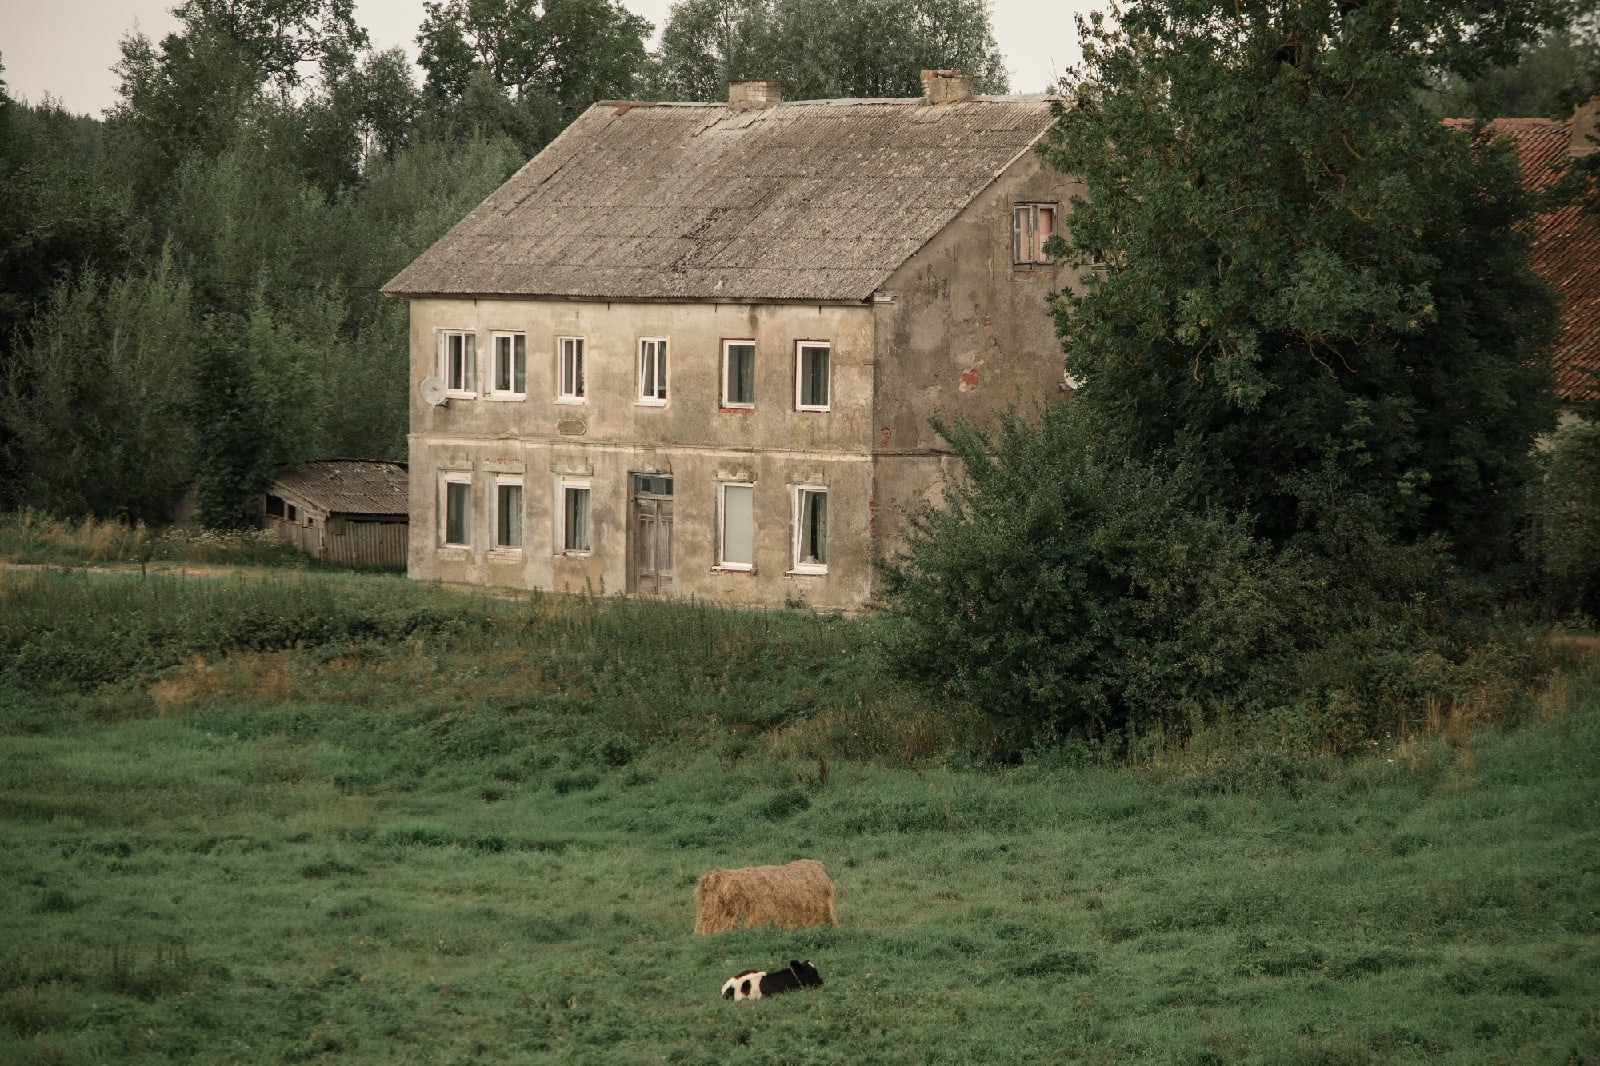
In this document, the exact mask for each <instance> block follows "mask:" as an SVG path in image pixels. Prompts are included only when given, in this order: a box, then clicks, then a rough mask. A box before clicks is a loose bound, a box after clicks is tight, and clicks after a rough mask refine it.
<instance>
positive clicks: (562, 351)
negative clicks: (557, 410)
mask: <svg viewBox="0 0 1600 1066" xmlns="http://www.w3.org/2000/svg"><path fill="white" fill-rule="evenodd" d="M583 395H584V393H583V338H582V337H557V338H556V399H558V400H564V401H566V402H567V403H581V402H582V401H583Z"/></svg>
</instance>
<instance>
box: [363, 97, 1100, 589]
mask: <svg viewBox="0 0 1600 1066" xmlns="http://www.w3.org/2000/svg"><path fill="white" fill-rule="evenodd" d="M923 82H924V94H923V96H922V97H920V98H915V99H895V100H831V101H805V102H788V103H786V102H783V101H782V100H781V99H780V98H779V94H778V92H777V90H776V86H775V85H774V84H772V83H768V82H743V83H735V84H734V85H732V86H730V93H729V100H728V102H727V103H726V104H720V103H719V104H683V103H663V104H641V103H616V102H602V103H599V104H596V105H594V106H593V107H591V108H590V109H589V110H588V111H586V112H584V114H583V115H582V116H580V117H579V118H578V119H577V121H576V122H574V123H573V124H572V126H571V127H569V128H568V129H567V130H566V131H565V132H564V133H562V134H561V136H560V137H558V138H557V139H556V140H555V141H554V142H553V143H552V144H551V145H550V146H549V147H547V148H546V149H545V150H544V151H542V152H541V153H539V155H538V156H536V157H535V158H534V159H533V160H531V161H530V162H529V163H528V164H527V165H526V166H524V167H523V168H522V169H521V170H520V171H519V172H518V173H517V174H516V175H515V176H514V177H513V178H512V179H511V180H510V181H508V182H507V183H506V184H505V185H504V186H503V187H502V188H501V189H499V190H498V191H497V192H495V193H494V194H493V195H491V196H490V197H489V198H488V199H487V200H485V201H484V202H483V203H482V204H481V205H480V206H479V207H478V208H477V209H475V210H474V211H473V212H472V213H471V214H470V215H468V216H467V217H466V218H465V219H464V220H462V221H461V222H460V223H459V224H458V225H456V226H455V228H453V229H452V230H450V232H449V233H447V234H446V235H445V236H444V237H443V238H441V239H440V240H439V241H438V242H437V243H436V244H434V245H433V246H432V247H431V248H430V249H428V250H427V251H426V252H424V253H423V254H422V255H421V256H420V257H419V258H418V259H417V260H416V261H415V262H414V263H412V264H411V265H410V266H409V267H407V268H406V269H405V270H404V271H402V272H401V273H400V274H399V275H398V276H397V277H396V278H394V280H392V281H391V282H389V284H388V285H387V286H385V288H384V291H385V292H386V293H387V294H389V295H392V296H403V297H407V298H409V300H410V310H411V341H410V344H411V364H410V365H411V384H412V401H411V431H412V432H411V437H410V472H411V473H410V511H411V517H412V522H411V528H410V546H409V565H408V569H409V572H410V574H411V576H412V577H415V578H426V579H441V580H448V581H461V582H470V583H476V584H484V585H497V586H512V587H525V588H542V589H556V590H561V589H571V590H582V589H586V588H587V589H593V590H595V591H602V590H603V591H605V592H614V591H619V590H626V591H628V592H631V593H644V594H672V595H680V596H688V595H692V596H698V597H702V598H708V599H713V600H717V601H720V602H725V603H733V604H751V605H756V604H782V603H784V602H794V601H802V602H805V603H807V604H810V605H813V606H817V607H829V608H832V607H840V608H848V607H853V606H857V605H859V604H861V603H863V602H864V601H866V600H867V599H868V598H869V597H870V596H871V595H872V592H873V587H874V573H873V567H872V560H873V558H874V556H875V555H878V554H880V553H888V552H892V551H893V550H894V549H895V547H896V546H897V544H899V543H900V542H901V541H900V538H901V536H902V533H903V530H904V528H905V526H904V523H905V516H906V514H907V512H908V509H909V508H913V507H916V506H918V505H919V504H920V503H921V502H922V501H924V500H929V499H937V498H938V495H939V492H940V486H941V484H942V483H943V481H944V478H945V476H946V474H947V473H948V472H949V469H950V464H951V463H952V462H953V460H952V458H951V457H950V455H949V451H948V447H947V446H946V445H945V444H944V442H943V441H942V440H941V439H940V438H939V437H938V436H937V435H936V434H935V433H934V432H933V430H932V429H931V428H930V427H929V424H928V420H929V416H930V415H932V414H934V412H936V411H939V412H943V413H945V414H948V415H954V416H961V417H967V418H979V419H981V418H984V417H986V416H989V415H991V414H993V413H995V412H997V411H999V410H1001V409H1002V408H1005V407H1007V406H1010V405H1014V404H1020V405H1023V406H1029V405H1036V404H1039V403H1042V402H1047V401H1048V400H1049V399H1051V398H1054V397H1058V396H1060V395H1061V394H1062V393H1063V392H1064V391H1066V385H1065V383H1064V382H1063V380H1062V369H1061V357H1060V354H1059V348H1058V344H1057V341H1056V338H1055V335H1054V327H1053V322H1052V320H1051V318H1050V316H1049V314H1048V312H1047V307H1046V295H1047V294H1048V293H1049V292H1051V291H1053V290H1057V289H1060V288H1062V287H1063V286H1065V285H1071V284H1075V283H1076V277H1075V275H1074V274H1073V272H1072V271H1071V270H1069V268H1067V267H1066V266H1064V265H1062V264H1059V263H1057V262H1056V261H1054V260H1053V258H1052V257H1051V255H1050V254H1049V252H1048V250H1047V249H1046V241H1047V239H1048V238H1049V236H1050V235H1051V234H1053V233H1056V232H1059V231H1060V227H1061V223H1062V212H1063V210H1064V209H1065V208H1066V207H1067V205H1068V202H1069V200H1070V198H1071V196H1072V195H1073V193H1074V192H1079V191H1081V186H1078V185H1077V183H1076V182H1074V181H1073V180H1071V179H1069V178H1067V177H1065V176H1063V175H1060V174H1056V173H1053V172H1050V171H1048V170H1046V169H1044V168H1043V167H1042V165H1041V163H1040V161H1039V159H1038V157H1037V155H1036V154H1035V153H1034V151H1033V147H1034V145H1035V144H1036V142H1037V141H1038V140H1039V138H1040V137H1041V135H1043V134H1044V133H1045V131H1046V130H1047V129H1048V128H1049V127H1050V125H1051V121H1052V119H1051V101H1050V100H1049V98H1047V97H1043V96H1037V97H981V96H974V95H973V93H972V82H971V79H970V78H965V77H962V76H960V75H958V74H955V73H953V72H949V71H926V72H924V74H923Z"/></svg>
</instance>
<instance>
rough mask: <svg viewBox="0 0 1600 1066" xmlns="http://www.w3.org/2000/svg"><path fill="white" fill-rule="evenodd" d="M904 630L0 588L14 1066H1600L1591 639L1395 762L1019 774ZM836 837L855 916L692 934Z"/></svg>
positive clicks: (434, 597)
mask: <svg viewBox="0 0 1600 1066" xmlns="http://www.w3.org/2000/svg"><path fill="white" fill-rule="evenodd" d="M884 624H885V620H883V619H880V618H873V617H863V618H854V619H844V618H834V617H819V616H814V615H810V614H806V613H802V612H795V611H770V612H736V611H731V610H724V609H720V608H717V607H713V606H708V605H704V604H694V603H658V602H640V601H630V600H624V599H619V598H602V597H592V596H582V595H572V596H531V597H528V596H524V597H500V598H497V597H488V596H482V595H474V594H469V593H463V592H460V591H455V590H449V589H441V588H435V587H429V586H422V585H419V584H415V583H408V582H406V581H404V580H403V579H399V578H393V577H379V576H370V575H368V576H362V575H350V574H341V573H332V572H304V573H293V572H287V571H281V570H278V571H272V570H266V571H250V572H247V573H241V574H239V575H236V576H228V577H220V578H210V577H194V576H187V577H186V576H183V575H182V574H175V573H160V572H150V573H148V574H146V575H144V576H141V574H140V572H139V571H138V570H133V571H131V572H116V573H86V572H83V571H82V570H76V569H71V570H69V569H59V570H46V571H26V572H24V571H11V572H5V573H0V849H3V860H0V1061H3V1062H8V1063H9V1062H17V1063H153V1062H165V1061H173V1060H178V1061H193V1062H217V1063H232V1062H238V1063H283V1062H328V1063H401V1062H407V1063H409V1062H416V1063H514V1062H561V1063H597V1064H598V1063H605V1064H615V1063H663V1062H664V1063H779V1062H783V1063H789V1062H797V1061H799V1062H818V1063H826V1062H837V1063H1017V1062H1037V1061H1042V1062H1084V1063H1101V1062H1105V1063H1110V1062H1148V1063H1196V1064H1198V1063H1219V1064H1222V1063H1229V1064H1231V1063H1329V1064H1356V1063H1405V1062H1417V1063H1423V1062H1426V1063H1518V1064H1521V1063H1557V1064H1564V1063H1585V1062H1596V1061H1600V667H1597V666H1596V661H1595V659H1594V658H1593V657H1592V656H1591V657H1585V655H1584V654H1583V653H1582V651H1581V650H1580V649H1574V648H1568V649H1567V650H1566V651H1564V652H1561V653H1559V654H1555V653H1553V655H1552V659H1551V662H1552V667H1551V672H1550V674H1549V676H1548V678H1547V679H1546V684H1545V685H1544V686H1543V687H1542V688H1541V689H1540V691H1539V692H1537V693H1536V694H1534V695H1533V696H1532V697H1530V699H1529V700H1528V701H1527V704H1526V707H1525V709H1523V710H1522V711H1520V712H1519V713H1517V714H1514V715H1507V716H1505V717H1504V719H1502V720H1501V721H1500V722H1499V723H1498V724H1485V725H1480V726H1478V727H1476V728H1468V727H1467V725H1466V724H1464V723H1463V722H1461V721H1460V720H1459V717H1458V716H1454V715H1452V713H1451V711H1450V709H1448V708H1441V709H1440V711H1439V714H1438V715H1437V716H1435V718H1436V720H1435V721H1433V722H1432V723H1431V724H1430V725H1429V726H1428V727H1421V726H1419V728H1418V729H1417V730H1416V731H1415V732H1414V733H1412V734H1408V735H1405V736H1396V737H1393V738H1387V739H1386V740H1385V742H1383V743H1381V744H1378V745H1375V746H1373V748H1372V751H1371V752H1370V753H1369V754H1365V755H1362V756H1360V757H1350V756H1341V757H1334V756H1333V755H1331V754H1326V753H1319V752H1316V751H1309V752H1303V753H1293V752H1288V751H1282V750H1274V749H1272V748H1270V747H1266V746H1261V745H1254V744H1252V743H1250V742H1247V741H1245V740H1243V739H1241V740H1239V741H1238V742H1236V743H1233V744H1231V745H1228V744H1223V743H1220V742H1218V743H1213V744H1212V745H1211V746H1210V747H1209V748H1206V749H1205V750H1204V751H1202V750H1201V749H1200V748H1198V747H1194V746H1191V747H1190V748H1188V749H1185V750H1173V751H1169V752H1165V753H1162V752H1156V753H1154V754H1150V753H1146V755H1144V756H1142V757H1141V758H1139V759H1137V760H1134V761H1131V762H1130V761H1129V760H1127V759H1125V758H1118V759H1108V758H1095V757H1094V756H1093V753H1088V754H1083V753H1080V754H1079V755H1078V757H1076V758H1072V759H1068V758H1065V757H1063V756H1052V755H1050V754H1048V753H1046V754H1041V755H1038V756H1036V757H1032V758H1027V759H1023V760H1021V761H1020V762H1015V763H1013V764H1009V765H997V764H996V763H994V762H993V761H991V760H989V759H988V758H986V757H985V756H984V752H985V751H986V750H987V749H986V739H987V738H986V736H985V733H984V725H983V719H982V717H981V716H980V715H978V714H977V713H976V712H974V711H973V710H971V709H966V708H962V707H960V706H954V705H951V706H944V705H940V704H937V703H930V702H929V699H928V697H927V696H926V695H925V694H924V693H922V692H920V691H918V690H916V689H913V688H910V687H907V686H905V685H904V684H903V683H901V682H897V681H895V680H893V679H890V678H887V677H885V676H884V675H883V673H882V669H881V666H880V660H879V656H878V652H877V644H878V640H879V638H880V635H881V633H882V631H883V629H882V627H883V626H884ZM803 856H804V857H812V858H816V859H819V860H821V861H822V862H823V863H824V864H825V865H826V867H827V869H828V871H829V873H830V875H831V876H832V878H833V880H834V882H835V884H836V886H837V890H838V897H837V906H838V914H839V924H838V926H837V927H832V928H812V929H802V930H796V931H791V932H784V931H780V930H775V929H765V930H748V931H738V932H730V933H724V934H719V935H716V936H711V937H695V936H693V935H691V932H690V930H691V927H692V925H693V921H694V906H693V899H692V892H693V887H694V884H695V881H696V879H697V878H698V877H699V875H700V874H701V873H703V872H704V871H705V870H707V869H709V868H711V867H712V866H718V865H720V866H739V865H748V864H757V863H772V862H784V861H787V860H789V859H793V858H797V857H803ZM791 958H799V959H811V960H813V961H814V962H815V963H816V965H817V966H818V968H819V969H820V970H821V972H822V974H823V977H824V980H825V982H826V983H825V984H824V986H823V987H821V988H819V989H808V990H802V991H799V992H796V993H793V994H790V995H785V996H781V997H777V998H772V999H767V1000H763V1001H759V1002H754V1003H750V1002H741V1003H732V1002H727V1001H723V1000H722V999H720V998H719V995H718V991H719V989H720V986H721V984H722V982H723V981H724V980H725V979H726V978H727V977H729V976H731V975H732V974H734V973H736V972H738V971H741V970H745V969H749V968H762V969H765V968H769V967H777V966H781V965H783V964H784V963H786V962H787V960H789V959H791Z"/></svg>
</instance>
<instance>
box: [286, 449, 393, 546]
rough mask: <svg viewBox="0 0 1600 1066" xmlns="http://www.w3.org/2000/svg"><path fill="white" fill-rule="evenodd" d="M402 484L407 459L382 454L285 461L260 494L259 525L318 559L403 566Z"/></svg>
mask: <svg viewBox="0 0 1600 1066" xmlns="http://www.w3.org/2000/svg"><path fill="white" fill-rule="evenodd" d="M407 486H408V475H407V471H406V464H405V463H396V462H390V461H388V460H382V459H319V460H317V461H315V462H310V463H300V464H298V465H295V466H285V467H283V468H281V469H280V470H279V471H278V476H277V478H275V479H274V480H273V482H272V485H271V487H270V488H268V489H267V491H266V492H265V493H264V494H263V497H262V525H263V526H264V528H266V529H270V530H273V531H274V532H275V533H277V535H278V537H279V539H281V540H282V541H284V543H286V544H292V545H294V546H295V547H296V548H299V549H300V550H301V551H303V552H305V553H306V554H307V555H310V556H313V557H315V558H317V559H322V560H325V561H327V562H330V563H339V564H342V565H345V566H382V567H393V568H395V569H397V570H404V569H405V565H406V545H407V540H408V530H409V522H408V519H407V509H408V505H409V500H408V488H407Z"/></svg>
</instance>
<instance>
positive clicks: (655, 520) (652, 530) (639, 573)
mask: <svg viewBox="0 0 1600 1066" xmlns="http://www.w3.org/2000/svg"><path fill="white" fill-rule="evenodd" d="M631 509H632V511H633V520H632V521H631V522H629V523H628V529H629V532H630V534H631V536H632V537H633V547H632V550H631V554H630V558H631V560H632V562H633V566H632V567H630V570H631V574H630V577H631V578H632V583H631V587H630V588H629V590H628V591H629V592H638V593H643V594H645V595H647V596H661V595H665V594H666V593H668V592H670V591H672V478H671V477H670V476H668V475H666V474H635V475H633V502H632V506H631Z"/></svg>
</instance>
